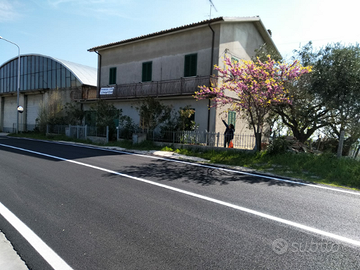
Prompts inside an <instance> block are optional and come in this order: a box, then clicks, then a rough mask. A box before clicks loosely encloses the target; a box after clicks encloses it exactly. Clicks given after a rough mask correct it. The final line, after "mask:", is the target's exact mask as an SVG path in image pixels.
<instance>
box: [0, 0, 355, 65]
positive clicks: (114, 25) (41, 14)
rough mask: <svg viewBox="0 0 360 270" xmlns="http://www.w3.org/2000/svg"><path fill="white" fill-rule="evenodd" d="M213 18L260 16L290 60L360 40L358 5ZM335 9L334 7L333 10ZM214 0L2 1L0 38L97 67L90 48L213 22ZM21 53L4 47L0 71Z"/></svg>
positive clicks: (271, 5) (233, 10) (264, 4)
mask: <svg viewBox="0 0 360 270" xmlns="http://www.w3.org/2000/svg"><path fill="white" fill-rule="evenodd" d="M212 2H213V3H214V5H215V7H216V9H217V12H216V11H215V10H214V9H212V12H211V14H212V18H214V17H220V16H224V17H226V16H229V17H234V16H237V17H247V16H257V15H259V16H260V18H261V20H262V22H263V23H264V25H265V27H266V28H267V29H271V31H272V33H273V40H274V42H275V44H276V46H277V47H278V49H279V50H280V52H281V53H282V55H283V56H284V57H290V56H291V55H292V51H293V50H294V49H298V48H299V46H300V44H301V45H304V44H306V43H307V42H308V41H310V40H311V41H313V43H314V45H315V46H323V45H325V44H327V43H331V42H343V43H344V44H349V43H352V44H355V43H356V42H358V41H359V40H360V32H359V31H358V29H357V28H358V18H357V17H358V14H357V12H358V7H357V6H355V2H356V1H354V0H343V1H336V2H335V1H325V0H302V1H294V0H272V1H269V0H212ZM332 3H333V4H332ZM209 15H210V5H209V1H208V0H152V1H151V0H146V1H145V0H0V36H2V37H3V38H6V39H8V40H10V41H12V42H15V43H17V44H18V45H19V46H20V49H21V54H27V53H38V54H44V55H49V56H52V57H55V58H59V59H62V60H67V61H71V62H76V63H79V64H83V65H88V66H92V67H96V66H97V55H96V54H95V53H90V52H88V51H87V50H88V49H89V48H92V47H95V46H99V45H103V44H107V43H110V42H116V41H120V40H124V39H128V38H133V37H138V36H141V35H146V34H150V33H153V32H158V31H161V30H166V29H170V28H174V27H178V26H182V25H185V24H190V23H194V22H199V21H202V20H206V19H209ZM16 56H17V48H16V47H15V46H14V45H12V44H10V43H7V42H5V41H4V40H0V65H1V64H3V63H4V62H6V61H8V60H9V59H10V58H13V57H16Z"/></svg>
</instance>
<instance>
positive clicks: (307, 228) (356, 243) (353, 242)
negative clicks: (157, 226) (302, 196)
mask: <svg viewBox="0 0 360 270" xmlns="http://www.w3.org/2000/svg"><path fill="white" fill-rule="evenodd" d="M0 145H2V144H0ZM4 146H6V147H10V148H13V149H17V150H21V151H25V152H29V153H33V154H38V155H42V156H46V157H51V158H54V159H58V160H62V161H66V162H70V163H73V164H77V165H81V166H85V167H88V168H92V169H95V170H100V171H103V172H107V173H110V174H115V175H119V176H122V177H126V178H130V179H133V180H136V181H140V182H143V183H147V184H150V185H154V186H158V187H162V188H165V189H168V190H172V191H175V192H178V193H181V194H185V195H188V196H192V197H195V198H198V199H202V200H205V201H209V202H212V203H216V204H219V205H223V206H226V207H230V208H233V209H236V210H239V211H242V212H246V213H249V214H252V215H256V216H259V217H262V218H266V219H269V220H272V221H276V222H279V223H282V224H286V225H289V226H292V227H295V228H299V229H302V230H305V231H308V232H311V233H315V234H319V235H322V236H326V237H329V238H332V239H335V240H338V241H341V242H344V243H348V244H351V245H354V246H358V247H360V241H358V240H354V239H350V238H347V237H343V236H340V235H336V234H333V233H329V232H326V231H323V230H319V229H316V228H312V227H310V226H306V225H303V224H300V223H297V222H293V221H290V220H286V219H283V218H279V217H276V216H272V215H269V214H265V213H262V212H259V211H256V210H252V209H249V208H245V207H241V206H238V205H235V204H232V203H228V202H224V201H221V200H217V199H214V198H211V197H208V196H204V195H200V194H197V193H194V192H190V191H186V190H183V189H179V188H175V187H171V186H167V185H164V184H160V183H157V182H153V181H150V180H146V179H143V178H139V177H134V176H131V175H127V174H123V173H119V172H116V171H113V170H108V169H105V168H101V167H98V166H94V165H90V164H86V163H83V162H79V161H75V160H68V159H65V158H61V157H57V156H53V155H48V154H44V153H40V152H36V151H32V150H27V149H23V148H18V147H14V146H7V145H4Z"/></svg>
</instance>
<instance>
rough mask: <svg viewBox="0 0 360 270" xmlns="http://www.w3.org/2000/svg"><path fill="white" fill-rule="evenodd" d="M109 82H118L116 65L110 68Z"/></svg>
mask: <svg viewBox="0 0 360 270" xmlns="http://www.w3.org/2000/svg"><path fill="white" fill-rule="evenodd" d="M109 84H116V67H113V68H110V71H109Z"/></svg>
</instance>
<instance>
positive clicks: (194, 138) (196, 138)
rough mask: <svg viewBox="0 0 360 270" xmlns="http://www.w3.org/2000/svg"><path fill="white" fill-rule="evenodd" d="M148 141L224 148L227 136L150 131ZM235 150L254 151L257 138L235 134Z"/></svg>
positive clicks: (214, 133)
mask: <svg viewBox="0 0 360 270" xmlns="http://www.w3.org/2000/svg"><path fill="white" fill-rule="evenodd" d="M146 137H147V140H149V141H157V142H168V143H179V144H193V145H204V146H211V147H224V145H225V136H224V134H221V133H220V132H217V133H216V132H207V131H160V132H156V131H148V132H147V133H146ZM232 141H233V144H234V148H238V149H254V147H255V136H254V135H244V134H235V135H234V139H233V140H232Z"/></svg>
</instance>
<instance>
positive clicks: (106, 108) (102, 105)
mask: <svg viewBox="0 0 360 270" xmlns="http://www.w3.org/2000/svg"><path fill="white" fill-rule="evenodd" d="M90 110H91V111H92V112H95V117H96V127H97V128H98V129H99V132H103V131H104V129H105V128H106V127H107V126H108V127H109V133H110V135H111V136H110V139H113V138H114V137H115V134H116V126H117V124H118V121H119V117H120V116H121V114H122V110H118V109H117V108H116V107H115V106H114V105H113V104H111V103H109V102H107V101H105V100H98V101H97V102H96V103H95V104H93V105H92V106H90Z"/></svg>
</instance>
